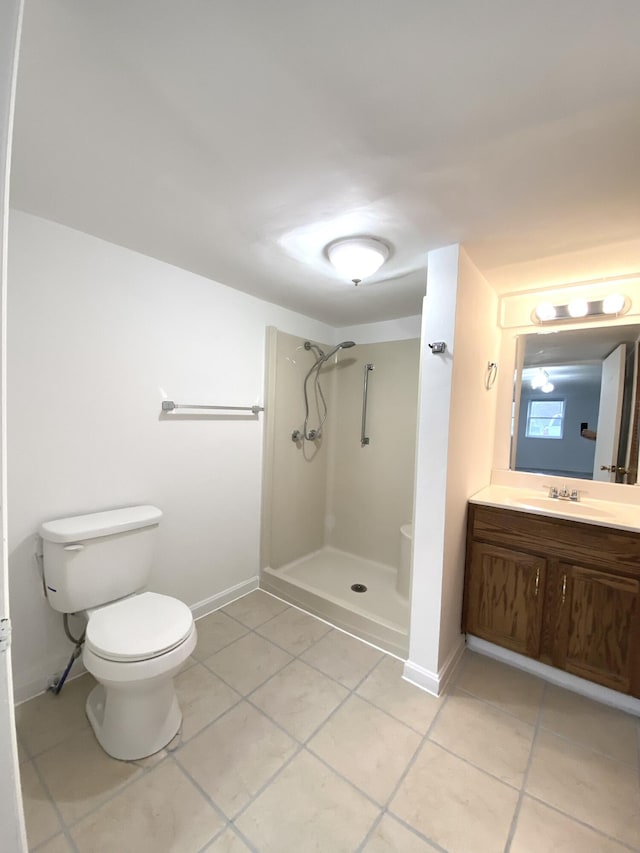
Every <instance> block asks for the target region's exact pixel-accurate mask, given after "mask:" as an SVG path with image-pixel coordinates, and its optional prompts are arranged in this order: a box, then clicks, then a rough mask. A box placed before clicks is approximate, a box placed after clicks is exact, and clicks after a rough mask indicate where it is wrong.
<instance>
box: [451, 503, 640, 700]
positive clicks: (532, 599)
mask: <svg viewBox="0 0 640 853" xmlns="http://www.w3.org/2000/svg"><path fill="white" fill-rule="evenodd" d="M463 630H464V631H465V632H467V633H469V634H473V635H474V636H477V637H481V638H482V639H484V640H488V641H489V642H492V643H496V644H497V645H500V646H503V647H505V648H508V649H511V650H512V651H515V652H518V653H519V654H523V655H527V656H528V657H532V658H535V659H536V660H540V661H542V662H543V663H547V664H550V665H552V666H556V667H559V668H560V669H564V670H565V671H567V672H570V673H573V674H574V675H578V676H580V677H582V678H586V679H589V680H590V681H595V682H597V683H599V684H603V685H604V686H606V687H610V688H612V689H614V690H619V691H621V692H623V693H630V694H632V695H633V696H638V697H640V534H636V533H632V532H628V531H623V530H615V529H612V528H607V527H600V526H598V525H590V524H583V523H582V522H574V521H566V520H564V519H559V518H551V517H549V516H540V515H534V514H528V513H522V512H517V511H515V510H507V509H501V508H496V507H485V506H481V505H476V504H470V505H469V521H468V538H467V564H466V576H465V595H464V610H463Z"/></svg>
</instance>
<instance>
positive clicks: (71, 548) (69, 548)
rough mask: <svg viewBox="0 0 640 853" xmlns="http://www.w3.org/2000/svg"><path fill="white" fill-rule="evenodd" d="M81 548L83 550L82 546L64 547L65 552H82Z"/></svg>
mask: <svg viewBox="0 0 640 853" xmlns="http://www.w3.org/2000/svg"><path fill="white" fill-rule="evenodd" d="M83 548H84V545H65V546H64V550H65V551H82V549H83Z"/></svg>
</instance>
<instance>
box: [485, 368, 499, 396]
mask: <svg viewBox="0 0 640 853" xmlns="http://www.w3.org/2000/svg"><path fill="white" fill-rule="evenodd" d="M497 375H498V362H497V361H488V362H487V374H486V376H485V379H484V387H485V388H486V389H487V391H490V390H491V388H493V385H494V382H495V381H496V376H497Z"/></svg>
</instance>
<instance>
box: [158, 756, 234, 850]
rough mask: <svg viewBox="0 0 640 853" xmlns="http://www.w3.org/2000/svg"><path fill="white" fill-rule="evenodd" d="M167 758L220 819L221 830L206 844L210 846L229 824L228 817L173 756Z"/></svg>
mask: <svg viewBox="0 0 640 853" xmlns="http://www.w3.org/2000/svg"><path fill="white" fill-rule="evenodd" d="M168 758H169V759H170V760H171V761H172V763H173V765H174V766H175V767H176V768H177V769H178V772H179V773H182V775H183V776H184V778H185V779H186V780H187V781H188V782H189V783H190V784H191V785H193V786H194V787H195V788H196V789H197V790H198V791H199V792H200V794H201V795H202V796H203V797H204V798H205V799H206V800H207V802H208V803H209V805H210V806H211V807H212V808H213V810H214V812H215V813H216V814H217V815H218V816H219V817H220V818H221V819H222V828H221V829H220V830H219V831H218V832H216V833H214V835H213V836H212V837H211V838H210V839H209V840H208V841H207V842H206V843H207V844H211V842H212V841H213V839H214V838H215V837H216V836H217V835H220V834H221V833H222V832H224V829H225V828H226V826H227V825H228V824H229V823H230V822H231V819H230V818H229V817H227V815H226V814H225V813H224V811H223V810H222V809H221V808H220V806H219V805H217V803H216V802H215V800H214V799H213V797H210V796H209V795H208V794H207V792H206V791H205V790H204V788H203V787H202V786H201V785H199V784H198V782H197V781H196V780H195V779H194V778H193V776H192V775H191V774H190V773H189V771H188V770H187V769H186V768H185V767H184V766H183V765H182V764H181V763H180V762H179V761H178V760H177V759H176V758H175V757H174V755H173V754H171V755H169V756H168Z"/></svg>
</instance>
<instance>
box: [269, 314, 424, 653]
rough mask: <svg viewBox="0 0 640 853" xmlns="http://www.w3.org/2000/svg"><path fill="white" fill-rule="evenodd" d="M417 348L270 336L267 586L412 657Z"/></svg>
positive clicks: (279, 334) (411, 344)
mask: <svg viewBox="0 0 640 853" xmlns="http://www.w3.org/2000/svg"><path fill="white" fill-rule="evenodd" d="M418 363H419V340H417V339H413V340H403V341H389V342H384V343H375V344H362V343H359V342H358V341H357V340H356V341H355V342H354V341H344V342H342V343H341V344H339V345H333V344H324V343H322V342H317V341H305V339H304V338H298V337H295V336H293V335H288V334H285V333H283V332H280V331H278V330H277V329H274V328H271V329H269V330H268V340H267V378H266V385H267V393H266V401H267V402H266V407H265V409H266V412H265V414H266V432H265V472H264V501H263V507H264V509H263V520H262V560H261V579H260V583H261V586H262V587H263V588H264V589H266V590H269V591H271V592H273V593H275V594H276V595H279V596H281V597H282V598H284V599H286V600H288V601H290V602H291V603H292V604H297V605H299V606H300V607H303V608H304V609H306V610H309V611H310V612H312V613H315V614H317V615H318V616H321V617H324V618H326V619H328V620H329V621H331V622H333V623H334V624H336V625H338V626H339V627H341V628H344V629H346V630H348V631H351V632H352V633H354V634H356V635H357V636H360V637H362V638H363V639H365V640H369V641H370V642H373V643H376V644H377V645H379V646H381V647H383V648H385V649H387V650H389V651H391V652H394V653H396V654H399V655H406V653H407V651H408V641H409V640H408V638H409V597H410V580H411V579H410V575H409V571H410V570H409V563H410V553H411V526H410V522H411V514H412V503H413V479H414V457H415V440H416V412H417V394H418Z"/></svg>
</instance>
